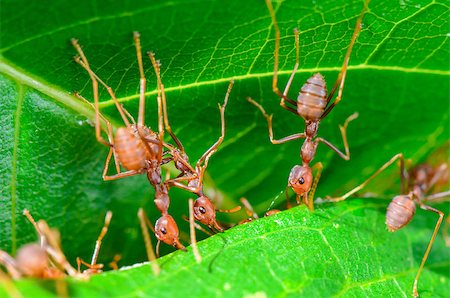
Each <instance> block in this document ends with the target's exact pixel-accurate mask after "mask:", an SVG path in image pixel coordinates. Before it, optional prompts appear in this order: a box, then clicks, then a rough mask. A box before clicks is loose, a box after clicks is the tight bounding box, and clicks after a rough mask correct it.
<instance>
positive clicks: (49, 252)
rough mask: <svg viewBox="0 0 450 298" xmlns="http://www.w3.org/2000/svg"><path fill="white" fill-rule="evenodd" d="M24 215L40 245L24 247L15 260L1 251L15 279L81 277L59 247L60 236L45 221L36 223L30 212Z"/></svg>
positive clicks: (9, 271) (34, 244) (0, 258)
mask: <svg viewBox="0 0 450 298" xmlns="http://www.w3.org/2000/svg"><path fill="white" fill-rule="evenodd" d="M23 214H24V215H25V216H26V217H27V219H28V220H29V221H30V222H31V224H32V225H33V226H34V228H35V229H36V231H37V233H38V234H39V238H40V243H39V244H38V243H30V244H26V245H24V246H22V247H21V248H20V249H19V250H18V252H17V254H16V258H15V259H14V258H13V257H11V256H10V255H9V254H8V253H6V252H4V251H2V250H0V264H2V265H3V266H4V267H5V268H6V270H7V271H8V273H9V275H10V276H11V277H12V278H13V279H19V278H22V277H34V278H42V279H57V278H62V277H64V276H65V275H66V274H68V275H70V276H78V277H81V276H82V275H79V274H78V273H77V271H76V270H75V268H73V267H72V266H71V265H70V264H69V262H68V261H67V259H66V256H65V255H64V253H63V252H62V250H61V248H60V245H59V235H58V233H57V232H56V231H54V230H52V229H50V228H49V226H48V225H47V223H46V222H45V221H43V220H40V221H38V222H37V223H36V222H35V221H34V219H33V217H32V216H31V214H30V212H29V211H28V210H26V209H25V210H24V211H23Z"/></svg>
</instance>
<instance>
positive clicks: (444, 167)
mask: <svg viewBox="0 0 450 298" xmlns="http://www.w3.org/2000/svg"><path fill="white" fill-rule="evenodd" d="M447 171H448V165H447V164H446V163H443V164H441V165H440V166H439V167H438V169H437V170H436V172H435V173H434V175H433V177H432V178H431V179H430V182H429V183H428V185H427V189H426V190H424V192H427V191H428V190H429V189H430V188H432V187H433V186H434V185H435V184H436V183H437V182H438V181H439V180H440V179H442V177H443V176H445V175H446V174H447V173H448V172H447Z"/></svg>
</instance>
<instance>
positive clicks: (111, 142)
mask: <svg viewBox="0 0 450 298" xmlns="http://www.w3.org/2000/svg"><path fill="white" fill-rule="evenodd" d="M75 96H76V97H78V98H79V99H81V100H83V101H84V102H85V103H86V104H88V105H90V106H91V107H92V108H93V109H94V111H96V114H97V113H98V115H99V117H100V118H102V120H103V121H104V122H105V123H106V127H107V128H108V130H104V131H105V133H106V134H107V135H108V142H107V141H105V139H103V137H102V136H101V135H100V134H97V131H96V133H95V136H96V138H97V141H98V142H99V143H102V144H104V145H106V146H108V147H109V153H108V157H107V158H106V163H105V167H106V171H105V167H104V168H103V172H104V173H105V174H106V173H107V172H108V167H107V165H109V160H110V159H111V154H114V164H115V166H116V170H117V173H120V165H119V158H118V157H117V154H116V151H115V150H114V138H113V130H112V126H111V122H109V121H108V120H107V119H106V117H105V116H103V114H102V113H100V111H99V110H98V107H97V109H96V108H95V106H94V105H93V104H92V103H91V102H89V101H88V100H87V99H86V98H84V97H83V96H81V95H80V94H78V93H75ZM96 124H97V121H96Z"/></svg>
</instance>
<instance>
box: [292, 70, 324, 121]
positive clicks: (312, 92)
mask: <svg viewBox="0 0 450 298" xmlns="http://www.w3.org/2000/svg"><path fill="white" fill-rule="evenodd" d="M326 97H327V86H326V83H325V79H324V78H323V76H322V75H321V74H320V73H316V74H315V75H313V76H312V77H310V78H309V79H308V80H307V81H306V83H305V84H304V85H303V86H302V89H300V93H299V95H298V97H297V112H298V114H299V115H300V116H301V117H302V118H303V119H305V120H309V121H313V122H316V121H319V120H320V118H321V116H322V114H323V112H324V110H325V107H326V106H327V99H326Z"/></svg>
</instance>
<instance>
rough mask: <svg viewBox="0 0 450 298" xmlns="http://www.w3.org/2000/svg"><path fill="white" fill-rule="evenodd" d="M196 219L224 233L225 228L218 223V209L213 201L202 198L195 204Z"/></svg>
mask: <svg viewBox="0 0 450 298" xmlns="http://www.w3.org/2000/svg"><path fill="white" fill-rule="evenodd" d="M194 218H195V220H198V221H199V222H201V223H202V224H204V225H207V226H208V227H210V228H214V229H216V230H217V231H220V232H222V231H223V228H222V227H221V226H220V225H219V224H218V223H217V221H216V209H215V207H214V205H213V204H212V202H211V200H210V199H208V198H207V197H206V196H200V197H199V198H198V199H197V200H195V202H194Z"/></svg>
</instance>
